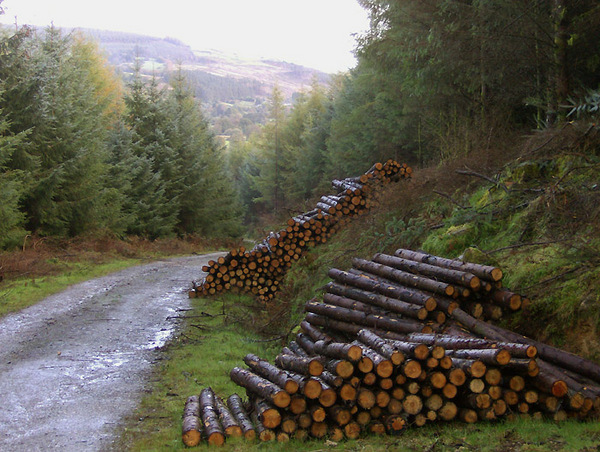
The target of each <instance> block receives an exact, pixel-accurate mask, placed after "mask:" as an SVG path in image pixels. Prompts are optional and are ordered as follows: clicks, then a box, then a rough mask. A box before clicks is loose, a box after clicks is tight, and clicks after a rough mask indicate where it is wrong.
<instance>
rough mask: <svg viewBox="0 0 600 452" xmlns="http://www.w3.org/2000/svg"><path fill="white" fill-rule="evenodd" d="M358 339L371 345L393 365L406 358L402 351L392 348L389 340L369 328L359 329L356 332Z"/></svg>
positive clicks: (400, 362)
mask: <svg viewBox="0 0 600 452" xmlns="http://www.w3.org/2000/svg"><path fill="white" fill-rule="evenodd" d="M358 340H359V341H361V342H362V343H363V344H365V345H367V346H368V347H371V348H372V349H373V350H375V351H376V352H377V353H379V354H380V355H381V356H384V357H385V358H387V359H389V360H390V361H391V362H392V364H394V365H395V366H398V365H400V364H402V363H403V362H404V361H405V359H406V357H405V355H404V353H403V352H402V351H400V350H398V349H397V348H394V347H393V346H392V345H391V344H390V343H389V342H387V341H386V340H384V339H382V338H381V337H379V336H378V335H377V334H375V333H373V332H372V331H370V330H366V329H362V330H360V331H359V332H358Z"/></svg>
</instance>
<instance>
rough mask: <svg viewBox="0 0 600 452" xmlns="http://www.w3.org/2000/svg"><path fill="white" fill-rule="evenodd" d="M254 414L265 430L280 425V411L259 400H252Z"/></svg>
mask: <svg viewBox="0 0 600 452" xmlns="http://www.w3.org/2000/svg"><path fill="white" fill-rule="evenodd" d="M252 402H253V407H254V413H256V415H257V418H258V420H259V421H260V423H261V424H262V425H264V426H265V428H268V429H274V428H277V427H279V425H280V424H281V413H280V411H279V410H278V409H277V408H276V407H274V406H272V405H270V404H269V403H268V402H267V401H266V400H264V399H261V398H256V399H253V401H252ZM255 425H256V423H255Z"/></svg>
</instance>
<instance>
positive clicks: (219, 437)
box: [199, 388, 225, 446]
mask: <svg viewBox="0 0 600 452" xmlns="http://www.w3.org/2000/svg"><path fill="white" fill-rule="evenodd" d="M199 400H200V415H201V417H202V424H203V427H204V436H205V438H206V439H207V440H208V444H209V445H216V446H221V445H222V444H223V443H224V442H225V435H224V434H223V429H222V427H221V424H220V423H219V414H218V411H217V406H216V401H215V394H214V392H213V390H212V389H211V388H205V389H203V390H202V392H201V393H200V398H199Z"/></svg>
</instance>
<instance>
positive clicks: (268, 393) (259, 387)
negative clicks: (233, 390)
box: [229, 367, 291, 408]
mask: <svg viewBox="0 0 600 452" xmlns="http://www.w3.org/2000/svg"><path fill="white" fill-rule="evenodd" d="M229 376H230V378H231V380H232V381H233V382H234V383H236V384H238V385H240V386H242V387H244V388H246V389H247V390H248V391H250V392H252V393H253V394H256V395H257V396H259V397H262V398H264V399H265V400H267V401H269V402H270V403H272V404H273V405H275V406H277V407H279V408H285V407H287V406H288V405H289V404H290V401H291V399H290V395H289V394H288V393H287V392H285V391H284V390H283V389H282V388H281V387H279V386H277V385H276V384H275V383H272V382H271V381H269V380H267V379H266V378H263V377H261V376H259V375H257V374H255V373H254V372H251V371H249V370H246V369H242V368H240V367H234V368H233V369H231V371H230V372H229Z"/></svg>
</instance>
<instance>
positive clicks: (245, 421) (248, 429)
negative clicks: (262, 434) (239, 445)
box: [227, 394, 256, 441]
mask: <svg viewBox="0 0 600 452" xmlns="http://www.w3.org/2000/svg"><path fill="white" fill-rule="evenodd" d="M227 406H228V407H229V410H230V411H231V414H232V415H233V417H234V418H235V420H236V421H237V423H238V425H239V426H240V427H241V429H242V432H243V434H244V438H246V439H247V440H250V441H252V440H254V438H256V431H255V430H254V425H253V424H252V421H251V420H250V416H249V415H248V413H247V412H246V409H245V408H244V403H243V402H242V399H241V398H240V396H239V395H237V394H232V395H230V396H229V397H228V398H227Z"/></svg>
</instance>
